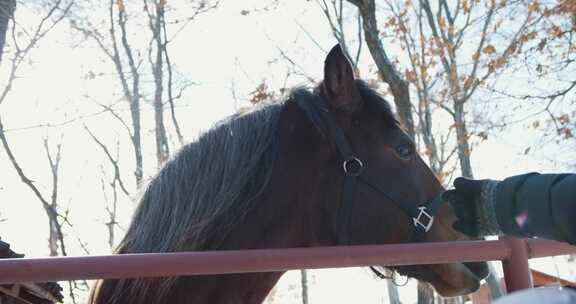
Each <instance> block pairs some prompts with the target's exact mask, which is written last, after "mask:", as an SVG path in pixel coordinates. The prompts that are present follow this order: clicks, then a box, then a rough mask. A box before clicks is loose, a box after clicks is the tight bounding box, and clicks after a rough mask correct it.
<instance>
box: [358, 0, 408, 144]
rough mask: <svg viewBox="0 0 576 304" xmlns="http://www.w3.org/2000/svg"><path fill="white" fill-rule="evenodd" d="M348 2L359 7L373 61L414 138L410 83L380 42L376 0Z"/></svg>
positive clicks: (401, 117)
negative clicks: (399, 71)
mask: <svg viewBox="0 0 576 304" xmlns="http://www.w3.org/2000/svg"><path fill="white" fill-rule="evenodd" d="M348 2H350V3H352V4H354V5H355V6H356V7H358V10H359V12H360V15H362V25H363V28H364V39H365V41H366V44H367V45H368V50H369V51H370V54H371V55H372V59H373V60H374V63H376V66H377V67H378V74H379V75H380V77H381V78H382V80H383V81H384V82H386V83H387V84H388V86H389V87H390V90H391V91H392V95H393V96H394V104H395V105H396V111H397V113H398V117H399V118H400V120H401V121H402V123H403V125H404V127H405V128H406V132H407V133H408V135H410V137H412V138H414V137H415V131H414V119H413V117H412V105H411V103H410V90H409V88H408V83H407V82H406V81H405V80H404V79H403V78H402V77H401V76H400V74H399V73H398V71H397V70H396V68H395V67H394V65H393V64H392V62H391V61H390V59H389V57H388V54H387V53H386V51H385V49H384V46H383V45H382V41H381V40H380V32H379V30H378V22H377V20H376V4H375V2H374V0H348Z"/></svg>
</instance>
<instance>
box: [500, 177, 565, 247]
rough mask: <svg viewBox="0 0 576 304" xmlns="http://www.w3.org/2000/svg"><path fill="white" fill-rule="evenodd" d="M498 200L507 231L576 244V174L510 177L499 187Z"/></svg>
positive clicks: (503, 223) (516, 234) (501, 227)
mask: <svg viewBox="0 0 576 304" xmlns="http://www.w3.org/2000/svg"><path fill="white" fill-rule="evenodd" d="M494 200H495V201H494V205H495V210H496V217H497V220H498V225H499V226H500V229H501V230H502V232H504V233H505V234H509V235H515V236H521V237H540V238H546V239H552V240H558V241H563V242H568V243H571V244H576V174H538V173H529V174H524V175H519V176H513V177H509V178H507V179H505V180H504V181H502V182H500V183H498V185H497V186H496V189H495V197H494Z"/></svg>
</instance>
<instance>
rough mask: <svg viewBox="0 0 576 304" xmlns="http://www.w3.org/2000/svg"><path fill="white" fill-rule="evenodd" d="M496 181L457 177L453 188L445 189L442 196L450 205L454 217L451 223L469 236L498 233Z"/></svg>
mask: <svg viewBox="0 0 576 304" xmlns="http://www.w3.org/2000/svg"><path fill="white" fill-rule="evenodd" d="M497 184H498V182H497V181H493V180H488V179H484V180H473V179H467V178H463V177H459V178H457V179H456V180H454V189H453V190H449V191H446V192H445V193H444V196H443V198H444V199H445V200H446V201H448V202H449V203H450V205H452V208H454V212H455V213H456V217H457V218H458V219H457V220H456V222H455V223H454V225H453V228H454V229H455V230H458V231H460V232H462V233H464V234H466V235H468V236H471V237H482V236H485V235H494V234H500V227H499V226H498V221H497V219H496V212H495V209H494V191H495V189H496V185H497Z"/></svg>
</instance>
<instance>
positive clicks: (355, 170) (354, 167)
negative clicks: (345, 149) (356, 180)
mask: <svg viewBox="0 0 576 304" xmlns="http://www.w3.org/2000/svg"><path fill="white" fill-rule="evenodd" d="M342 168H343V169H344V173H346V175H349V176H359V175H360V174H362V171H363V170H364V163H362V161H361V160H360V159H358V158H357V157H355V156H352V157H350V158H349V159H347V160H345V161H344V162H343V163H342Z"/></svg>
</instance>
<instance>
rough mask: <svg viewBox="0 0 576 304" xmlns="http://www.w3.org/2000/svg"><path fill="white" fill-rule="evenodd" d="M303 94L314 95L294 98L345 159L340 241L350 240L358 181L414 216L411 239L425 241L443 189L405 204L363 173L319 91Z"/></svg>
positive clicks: (340, 211) (338, 228)
mask: <svg viewBox="0 0 576 304" xmlns="http://www.w3.org/2000/svg"><path fill="white" fill-rule="evenodd" d="M300 94H306V95H312V96H302V97H298V96H295V100H296V102H297V103H298V105H299V107H300V108H301V109H302V110H303V111H304V112H305V113H306V114H307V116H308V117H309V118H310V120H312V122H313V123H314V124H316V125H323V127H324V129H325V130H324V131H326V132H327V133H328V134H327V135H330V136H331V137H332V138H333V140H334V143H335V144H336V147H337V149H338V152H339V154H340V157H341V160H342V170H343V173H344V186H343V188H342V200H341V203H340V209H339V211H338V218H337V225H338V227H337V234H338V236H337V238H338V243H340V244H342V245H349V244H350V243H351V242H350V241H351V239H350V236H349V226H350V219H351V214H352V212H351V211H352V206H353V201H354V194H355V193H356V188H357V185H358V183H362V184H364V185H366V186H368V187H369V188H370V189H372V190H373V191H376V192H378V193H379V194H380V195H381V196H384V197H385V198H387V199H388V200H389V201H391V202H393V203H394V204H395V205H396V206H397V207H399V208H400V209H401V210H403V211H404V213H406V215H407V216H408V217H410V219H411V221H410V222H411V223H410V226H411V227H413V228H412V229H413V233H412V242H419V241H422V240H423V239H424V237H425V236H426V233H427V232H428V231H430V229H431V228H432V225H433V224H434V216H435V214H436V212H437V211H438V209H440V206H441V205H442V203H443V199H442V192H441V193H439V194H438V195H436V196H435V197H434V198H433V199H432V200H430V201H428V202H425V203H424V204H421V205H418V206H414V205H410V204H406V203H403V202H402V200H400V199H397V198H395V197H393V195H391V194H390V193H388V192H386V191H383V190H382V189H380V187H378V186H377V185H375V184H373V183H372V182H370V181H369V180H367V179H366V178H365V177H364V175H363V172H364V169H365V164H364V163H363V162H362V160H361V159H360V158H359V157H358V156H356V155H355V154H354V153H353V152H352V147H351V145H350V144H349V142H348V140H347V139H346V136H345V134H344V131H343V130H342V129H341V128H340V127H339V126H338V124H337V123H336V120H335V119H334V118H333V117H332V115H330V111H329V110H328V107H327V105H326V103H325V101H324V99H323V98H322V97H320V96H319V95H317V94H312V93H309V92H306V91H300V92H297V93H295V95H300ZM310 99H312V100H310Z"/></svg>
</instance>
